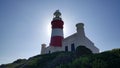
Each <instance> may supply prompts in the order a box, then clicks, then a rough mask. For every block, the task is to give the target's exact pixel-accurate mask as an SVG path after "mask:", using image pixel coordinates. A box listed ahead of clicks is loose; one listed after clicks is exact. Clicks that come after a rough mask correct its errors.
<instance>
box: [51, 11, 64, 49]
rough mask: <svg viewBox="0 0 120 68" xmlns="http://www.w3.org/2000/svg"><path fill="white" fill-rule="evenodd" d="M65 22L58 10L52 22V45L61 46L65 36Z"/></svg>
mask: <svg viewBox="0 0 120 68" xmlns="http://www.w3.org/2000/svg"><path fill="white" fill-rule="evenodd" d="M63 24H64V22H63V21H62V19H61V13H60V12H59V10H56V11H55V13H54V18H53V20H52V22H51V25H52V34H51V40H50V46H54V47H61V46H62V40H63V38H64V36H63Z"/></svg>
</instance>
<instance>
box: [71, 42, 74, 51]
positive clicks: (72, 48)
mask: <svg viewBox="0 0 120 68" xmlns="http://www.w3.org/2000/svg"><path fill="white" fill-rule="evenodd" d="M71 51H75V45H74V43H73V44H71Z"/></svg>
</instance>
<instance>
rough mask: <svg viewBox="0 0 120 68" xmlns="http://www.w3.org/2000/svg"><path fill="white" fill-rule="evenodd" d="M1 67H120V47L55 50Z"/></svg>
mask: <svg viewBox="0 0 120 68" xmlns="http://www.w3.org/2000/svg"><path fill="white" fill-rule="evenodd" d="M0 68H120V49H113V50H111V51H105V52H102V53H99V54H91V53H89V54H82V53H80V54H79V55H78V51H75V52H55V53H52V54H44V55H37V56H34V57H31V58H29V59H28V60H26V59H18V60H16V61H14V62H13V63H10V64H2V65H1V66H0Z"/></svg>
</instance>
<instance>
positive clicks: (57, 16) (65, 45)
mask: <svg viewBox="0 0 120 68" xmlns="http://www.w3.org/2000/svg"><path fill="white" fill-rule="evenodd" d="M53 16H54V17H53V20H52V21H51V26H52V27H51V29H52V31H51V38H50V44H49V46H47V45H46V44H42V45H41V54H48V53H53V52H59V51H66V52H68V51H69V52H70V51H72V52H73V51H75V50H76V48H77V47H79V46H85V47H86V48H88V49H90V50H91V51H92V53H99V49H98V48H97V47H96V46H95V45H94V43H93V42H92V41H91V40H90V39H88V37H87V36H86V35H85V32H84V23H78V24H76V33H73V34H72V35H70V36H68V37H66V38H64V33H63V25H64V22H63V21H62V18H61V13H60V12H59V10H56V11H55V12H54V13H53Z"/></svg>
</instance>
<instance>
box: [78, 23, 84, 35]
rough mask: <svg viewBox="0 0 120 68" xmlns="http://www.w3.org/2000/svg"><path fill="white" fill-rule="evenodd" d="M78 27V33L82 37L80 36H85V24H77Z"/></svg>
mask: <svg viewBox="0 0 120 68" xmlns="http://www.w3.org/2000/svg"><path fill="white" fill-rule="evenodd" d="M76 27H77V29H76V30H77V33H78V34H79V35H80V36H85V32H84V24H83V23H78V24H76Z"/></svg>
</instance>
